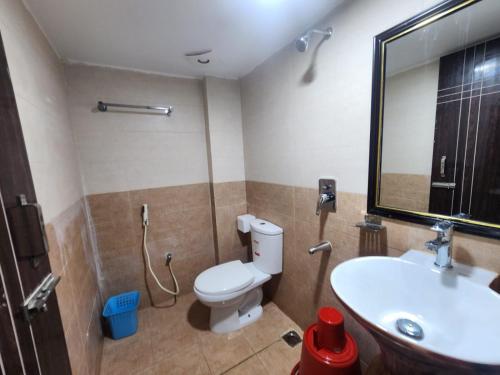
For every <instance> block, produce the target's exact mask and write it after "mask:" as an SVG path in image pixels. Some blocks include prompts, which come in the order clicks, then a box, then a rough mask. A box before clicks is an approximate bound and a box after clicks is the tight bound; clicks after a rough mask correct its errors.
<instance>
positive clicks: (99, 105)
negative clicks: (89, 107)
mask: <svg viewBox="0 0 500 375" xmlns="http://www.w3.org/2000/svg"><path fill="white" fill-rule="evenodd" d="M108 107H117V108H133V109H147V110H153V111H162V112H163V113H164V114H165V115H167V116H168V117H170V116H171V115H172V112H173V111H174V108H173V107H172V106H171V105H169V106H160V105H135V104H118V103H105V102H101V101H99V102H97V109H98V110H99V111H100V112H106V111H107V110H108Z"/></svg>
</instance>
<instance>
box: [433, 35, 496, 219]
mask: <svg viewBox="0 0 500 375" xmlns="http://www.w3.org/2000/svg"><path fill="white" fill-rule="evenodd" d="M499 144H500V39H495V40H490V41H487V42H483V43H479V44H476V45H474V46H472V47H470V48H467V49H465V50H462V51H458V52H455V53H453V54H450V55H448V56H445V57H442V58H441V59H440V67H439V85H438V100H437V108H436V128H435V133H434V151H433V161H432V176H431V194H430V201H429V212H431V213H439V214H445V215H464V216H465V217H471V218H473V219H475V220H481V221H487V222H493V223H500V147H498V145H499ZM443 158H444V161H443Z"/></svg>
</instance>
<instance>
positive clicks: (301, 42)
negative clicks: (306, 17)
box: [295, 27, 333, 52]
mask: <svg viewBox="0 0 500 375" xmlns="http://www.w3.org/2000/svg"><path fill="white" fill-rule="evenodd" d="M312 34H320V35H323V38H324V39H329V38H330V37H331V36H332V35H333V29H332V28H331V27H329V28H327V29H325V30H318V29H311V30H308V31H307V32H305V33H304V34H302V35H301V36H299V37H298V38H297V40H295V48H297V51H299V52H305V51H307V48H308V47H309V41H310V40H311V35H312Z"/></svg>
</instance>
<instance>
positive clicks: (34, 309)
mask: <svg viewBox="0 0 500 375" xmlns="http://www.w3.org/2000/svg"><path fill="white" fill-rule="evenodd" d="M60 280H61V277H60V276H54V275H52V274H51V273H49V274H48V275H47V276H45V278H44V279H43V280H42V282H41V283H40V284H38V285H37V287H36V288H35V290H33V292H31V294H30V295H29V296H28V297H27V298H26V299H25V300H24V301H23V303H22V304H21V313H22V316H23V317H24V320H26V321H27V322H30V321H31V320H32V319H33V318H34V317H35V316H36V315H38V314H39V313H40V312H46V311H47V300H48V299H49V297H50V295H51V294H52V292H53V291H54V290H55V289H56V285H57V284H58V283H59V281H60Z"/></svg>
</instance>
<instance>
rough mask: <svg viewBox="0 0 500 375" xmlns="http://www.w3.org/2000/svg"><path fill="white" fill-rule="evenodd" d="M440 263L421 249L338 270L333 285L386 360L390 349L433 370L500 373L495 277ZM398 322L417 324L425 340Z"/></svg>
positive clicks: (354, 262) (349, 264) (362, 260)
mask: <svg viewBox="0 0 500 375" xmlns="http://www.w3.org/2000/svg"><path fill="white" fill-rule="evenodd" d="M433 261H434V257H433V256H431V255H427V254H424V253H421V252H417V251H414V250H412V251H409V252H407V253H406V254H405V255H403V256H402V257H400V258H391V257H363V258H356V259H352V260H349V261H346V262H344V263H342V264H340V265H338V266H337V267H336V268H335V269H334V270H333V272H332V274H331V278H330V282H331V285H332V288H333V291H334V292H335V294H336V295H337V297H338V298H339V300H340V301H341V302H342V304H343V305H344V306H345V307H346V308H347V310H348V311H349V312H350V313H351V314H352V315H353V317H354V318H355V319H357V320H358V321H359V322H360V323H361V324H362V325H364V326H365V327H366V328H367V329H368V330H369V331H370V333H372V334H373V335H374V337H375V339H377V341H378V343H379V345H380V346H381V350H382V353H383V355H384V354H386V353H384V349H385V350H387V345H386V344H389V346H391V345H392V346H394V347H397V349H398V350H399V351H400V352H404V349H409V350H406V354H407V355H408V356H409V357H412V356H414V355H419V356H420V357H425V358H426V361H427V363H428V364H429V365H432V364H433V363H438V362H440V363H441V364H442V365H443V366H445V367H446V368H449V366H450V364H456V365H457V366H459V367H462V368H469V369H470V368H476V369H479V368H482V369H483V370H484V371H486V372H488V373H489V370H491V371H495V372H496V371H500V295H499V294H498V293H496V292H494V291H493V290H491V289H490V288H489V287H488V284H489V283H490V282H491V281H492V280H493V279H494V278H495V277H496V274H495V273H493V272H490V271H486V270H483V269H480V268H476V267H468V266H464V265H460V264H456V265H455V267H454V268H453V269H451V270H442V269H438V268H437V267H435V266H433ZM399 319H408V320H410V321H411V322H412V323H416V326H417V327H418V326H419V327H420V328H421V329H422V330H423V336H422V337H421V338H414V337H410V336H408V335H406V334H404V333H402V332H401V331H400V330H398V328H397V323H396V322H397V321H398V320H399ZM398 354H401V353H398ZM474 366H476V367H474ZM477 366H479V367H477Z"/></svg>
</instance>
